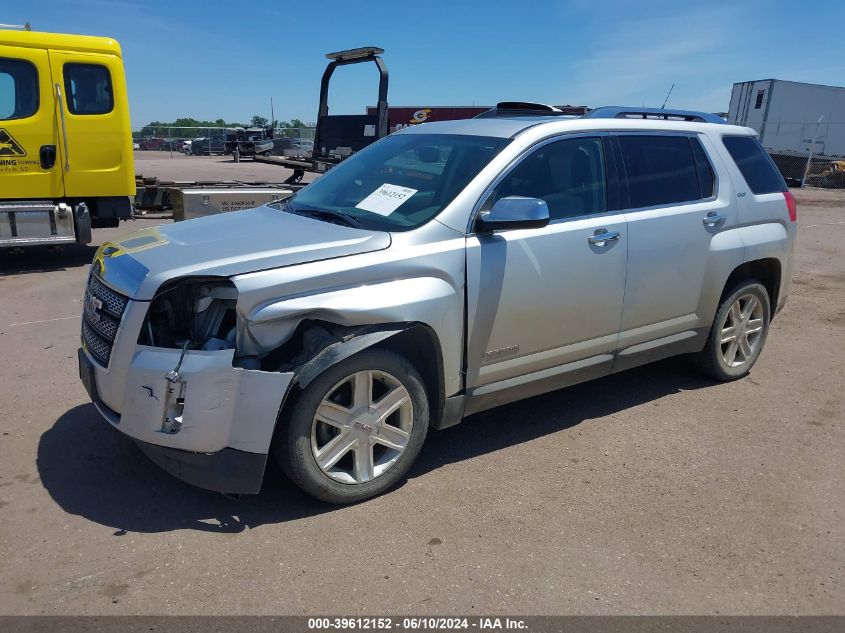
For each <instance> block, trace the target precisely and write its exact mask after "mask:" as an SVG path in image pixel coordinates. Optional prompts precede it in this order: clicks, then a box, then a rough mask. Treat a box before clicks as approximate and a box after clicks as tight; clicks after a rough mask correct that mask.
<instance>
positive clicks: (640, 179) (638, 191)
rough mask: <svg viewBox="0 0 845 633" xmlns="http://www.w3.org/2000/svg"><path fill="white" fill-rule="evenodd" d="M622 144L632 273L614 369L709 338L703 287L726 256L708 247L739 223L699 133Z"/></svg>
mask: <svg viewBox="0 0 845 633" xmlns="http://www.w3.org/2000/svg"><path fill="white" fill-rule="evenodd" d="M617 140H618V143H619V148H620V150H621V155H622V159H623V170H624V172H625V174H626V180H627V184H628V187H627V198H628V199H627V200H626V202H625V204H624V206H625V207H626V214H625V217H626V218H627V220H628V271H627V280H626V283H625V302H624V306H623V310H622V324H621V328H620V334H619V337H620V340H619V348H620V352H619V356H618V358H617V360H616V362H615V364H614V370H618V369H625V368H627V367H628V366H631V365H636V364H639V362H642V361H643V360H648V359H649V358H652V359H653V358H656V357H660V356H663V355H667V354H663V353H660V352H659V351H657V348H658V347H659V348H663V349H662V351H664V352H666V351H667V350H668V351H671V349H672V348H673V347H674V348H675V349H674V352H675V353H678V352H681V351H685V350H684V349H683V348H684V347H685V346H690V347H695V345H696V344H697V342H698V339H699V338H701V337H702V336H704V335H706V328H707V326H708V319H709V318H710V317H712V315H706V314H701V313H702V312H703V311H704V310H703V309H702V306H701V303H702V288H703V286H704V283H705V279H706V278H707V277H708V267H709V266H711V265H714V264H719V263H723V262H716V261H712V260H713V258H714V257H720V258H721V259H725V257H727V256H728V253H724V254H722V253H720V252H719V249H718V248H712V247H711V242H713V240H715V239H717V237H718V235H719V234H720V233H722V232H723V231H725V230H727V229H729V228H732V227H735V226H736V224H737V216H736V205H735V204H733V202H732V189H731V186H730V183H727V182H719V180H718V178H717V173H718V172H717V170H716V169H715V167H714V165H713V164H712V163H711V160H710V156H709V155H708V154H707V153H706V152H705V149H704V147H703V145H702V138H701V137H699V135H697V134H675V133H668V132H667V133H630V134H619V135H618V136H617ZM704 140H706V139H704ZM625 195H626V193H625V192H624V190H623V197H624V196H625ZM654 342H658V345H657V346H654V345H653V343H654ZM700 342H701V343H703V340H701V341H700ZM650 344H651V345H650ZM677 348H681V349H677ZM643 355H646V356H648V357H649V358H646V359H643Z"/></svg>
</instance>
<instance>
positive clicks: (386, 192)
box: [355, 183, 418, 215]
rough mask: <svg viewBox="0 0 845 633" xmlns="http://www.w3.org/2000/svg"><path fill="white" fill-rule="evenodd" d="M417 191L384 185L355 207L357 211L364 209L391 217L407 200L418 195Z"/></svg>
mask: <svg viewBox="0 0 845 633" xmlns="http://www.w3.org/2000/svg"><path fill="white" fill-rule="evenodd" d="M417 191H418V190H417V189H411V188H410V187H400V186H399V185H391V184H389V183H384V184H383V185H382V186H381V187H379V188H378V189H376V190H375V191H373V192H372V193H371V194H370V195H368V196H367V197H366V198H364V199H363V200H361V202H359V203H358V204H356V205H355V208H356V209H363V210H364V211H370V212H371V213H378V214H379V215H390V214H391V213H393V212H394V211H396V209H398V208H399V207H400V206H401V205H402V203H403V202H405V200H407V199H408V198H410V197H411V196H413V195H414V194H415V193H417Z"/></svg>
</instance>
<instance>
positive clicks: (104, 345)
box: [82, 274, 129, 367]
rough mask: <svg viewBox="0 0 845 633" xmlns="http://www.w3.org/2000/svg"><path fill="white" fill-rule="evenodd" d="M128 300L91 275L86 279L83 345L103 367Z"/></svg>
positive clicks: (105, 365) (106, 365)
mask: <svg viewBox="0 0 845 633" xmlns="http://www.w3.org/2000/svg"><path fill="white" fill-rule="evenodd" d="M128 303H129V300H128V299H127V298H126V297H124V296H123V295H121V294H119V293H117V292H115V291H114V290H112V289H111V288H109V287H108V286H106V285H105V284H103V283H102V282H101V281H100V280H99V279H97V278H96V277H95V276H94V275H93V274H91V275H90V276H89V277H88V286H87V287H86V288H85V299H84V301H83V310H82V343H83V345H84V347H85V349H86V350H88V353H89V354H91V356H93V357H94V359H95V360H96V361H97V362H98V363H100V364H101V365H102V366H103V367H108V364H109V358H111V350H112V346H113V345H114V339H115V337H116V336H117V330H118V328H119V327H120V319H121V317H122V316H123V312H124V310H126V306H127V304H128Z"/></svg>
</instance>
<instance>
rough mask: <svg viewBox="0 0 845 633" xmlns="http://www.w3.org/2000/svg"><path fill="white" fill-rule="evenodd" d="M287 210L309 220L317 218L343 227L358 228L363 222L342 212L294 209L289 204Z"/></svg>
mask: <svg viewBox="0 0 845 633" xmlns="http://www.w3.org/2000/svg"><path fill="white" fill-rule="evenodd" d="M286 210H288V211H290V212H291V213H296V214H297V215H304V216H305V217H308V218H315V219H317V220H325V221H326V222H333V223H334V224H341V225H343V226H351V227H353V228H357V227H359V226H361V221H360V220H359V219H358V218H356V217H355V216H352V215H349V214H348V213H343V212H342V211H330V210H328V209H294V208H293V205H291V204H288V205H287V207H286Z"/></svg>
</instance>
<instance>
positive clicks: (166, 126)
mask: <svg viewBox="0 0 845 633" xmlns="http://www.w3.org/2000/svg"><path fill="white" fill-rule="evenodd" d="M269 126H270V119H268V118H266V117H263V116H259V115H257V114H256V115H255V116H254V117H252V118H251V119H250V120H249V122H248V123H239V122H236V121H226V120H225V119H215V120H214V121H207V120H206V121H202V120H200V119H194V118H192V117H181V118H178V119H176V120H175V121H172V122H164V121H150V122H149V123H147V125H145V126H144V127H142V128H141V129H140V130H139V131H138V132H136V133H135V134H134V136H136V137H137V138H144V137H148V136H161V135H162V134H168V133H170V134H171V135H172V136H186V135H187V136H190V135H191V134H198V133H200V132H202V130H192V129H191V128H232V127H264V128H266V127H269ZM273 127H274V128H301V127H309V126H308V125H306V124H305V122H304V121H302V120H300V119H295V118H294V119H291V120H290V121H280V120H278V119H276V120H275V121H273Z"/></svg>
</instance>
